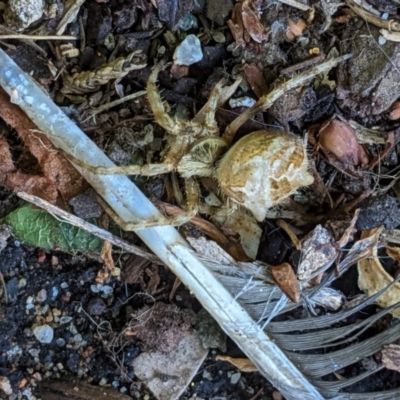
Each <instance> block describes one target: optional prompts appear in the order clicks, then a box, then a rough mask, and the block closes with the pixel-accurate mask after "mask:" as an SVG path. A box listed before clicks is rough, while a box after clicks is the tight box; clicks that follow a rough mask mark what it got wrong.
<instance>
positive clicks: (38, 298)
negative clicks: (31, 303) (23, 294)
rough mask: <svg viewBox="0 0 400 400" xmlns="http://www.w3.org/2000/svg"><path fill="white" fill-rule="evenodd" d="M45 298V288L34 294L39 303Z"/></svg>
mask: <svg viewBox="0 0 400 400" xmlns="http://www.w3.org/2000/svg"><path fill="white" fill-rule="evenodd" d="M46 299H47V292H46V289H41V290H40V291H39V293H38V294H37V295H36V301H37V302H39V303H43V302H44V301H45V300H46Z"/></svg>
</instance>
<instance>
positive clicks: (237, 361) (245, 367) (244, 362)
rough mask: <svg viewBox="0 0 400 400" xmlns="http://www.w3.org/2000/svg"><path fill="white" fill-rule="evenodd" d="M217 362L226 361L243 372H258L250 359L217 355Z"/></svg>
mask: <svg viewBox="0 0 400 400" xmlns="http://www.w3.org/2000/svg"><path fill="white" fill-rule="evenodd" d="M215 359H216V360H217V361H226V362H228V363H230V364H232V365H234V366H235V367H236V368H237V369H239V370H240V371H242V372H257V371H258V370H257V367H256V366H255V365H254V364H253V363H252V362H251V361H250V360H249V359H248V358H232V357H229V356H223V355H217V356H216V357H215Z"/></svg>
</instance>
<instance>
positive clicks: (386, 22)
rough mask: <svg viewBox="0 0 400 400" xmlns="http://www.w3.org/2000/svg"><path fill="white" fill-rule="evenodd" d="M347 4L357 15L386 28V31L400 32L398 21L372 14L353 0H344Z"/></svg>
mask: <svg viewBox="0 0 400 400" xmlns="http://www.w3.org/2000/svg"><path fill="white" fill-rule="evenodd" d="M345 3H346V5H347V6H349V7H350V8H351V9H352V10H353V11H354V12H355V13H356V14H357V15H358V16H359V17H361V18H363V19H364V20H365V21H367V22H369V23H371V24H372V25H375V26H377V27H379V28H383V29H387V30H388V31H395V32H400V22H398V21H396V20H394V19H382V18H380V17H377V16H376V15H374V14H371V13H370V12H368V11H366V10H364V9H363V8H362V7H360V6H359V5H358V4H356V3H355V2H354V1H353V0H345Z"/></svg>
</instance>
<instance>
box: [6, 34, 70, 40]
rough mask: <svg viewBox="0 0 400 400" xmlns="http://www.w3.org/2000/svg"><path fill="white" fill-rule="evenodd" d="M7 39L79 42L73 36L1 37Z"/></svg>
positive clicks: (8, 35) (15, 35)
mask: <svg viewBox="0 0 400 400" xmlns="http://www.w3.org/2000/svg"><path fill="white" fill-rule="evenodd" d="M5 39H21V40H77V37H76V36H73V35H64V36H61V35H60V36H58V35H23V34H18V33H16V34H3V35H0V40H5Z"/></svg>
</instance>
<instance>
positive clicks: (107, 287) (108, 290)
mask: <svg viewBox="0 0 400 400" xmlns="http://www.w3.org/2000/svg"><path fill="white" fill-rule="evenodd" d="M101 291H102V292H103V293H104V294H105V295H107V296H109V295H110V294H112V293H113V291H114V289H113V288H112V287H111V286H110V285H104V286H103V287H102V288H101Z"/></svg>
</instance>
